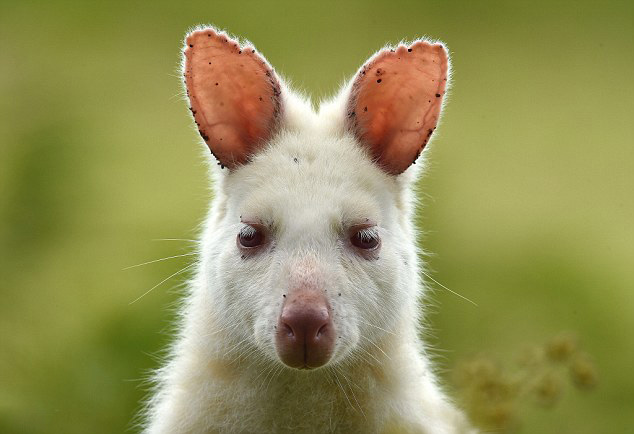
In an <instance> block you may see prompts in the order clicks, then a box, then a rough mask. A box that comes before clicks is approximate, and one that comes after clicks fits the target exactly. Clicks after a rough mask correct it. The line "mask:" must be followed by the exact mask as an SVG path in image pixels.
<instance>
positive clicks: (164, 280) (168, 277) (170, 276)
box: [128, 262, 197, 305]
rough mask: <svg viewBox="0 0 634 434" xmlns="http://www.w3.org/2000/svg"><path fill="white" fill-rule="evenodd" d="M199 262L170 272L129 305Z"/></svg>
mask: <svg viewBox="0 0 634 434" xmlns="http://www.w3.org/2000/svg"><path fill="white" fill-rule="evenodd" d="M196 264H197V262H194V263H191V264H189V265H188V266H186V267H185V268H181V269H180V270H178V271H177V272H176V273H173V274H170V275H169V276H167V277H166V278H165V279H163V280H161V281H160V282H159V283H157V284H156V285H154V286H153V287H151V288H150V289H148V290H147V291H145V292H144V293H143V294H141V295H140V296H138V297H137V298H135V299H134V300H132V301H131V302H130V303H128V305H131V304H133V303H136V302H137V301H139V300H140V299H142V298H143V297H145V296H146V295H148V294H149V293H150V292H152V290H153V289H155V288H157V287H159V286H161V285H162V284H163V283H165V282H167V281H168V280H170V279H171V278H172V277H174V276H177V275H179V274H181V273H184V272H185V271H187V270H189V269H190V268H191V267H193V266H194V265H196Z"/></svg>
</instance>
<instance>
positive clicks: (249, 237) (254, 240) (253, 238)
mask: <svg viewBox="0 0 634 434" xmlns="http://www.w3.org/2000/svg"><path fill="white" fill-rule="evenodd" d="M264 241H265V237H264V231H263V230H262V229H261V228H259V227H257V226H251V225H245V226H244V227H243V228H242V229H241V230H240V232H239V233H238V246H239V247H242V248H245V249H252V248H255V247H258V246H261V245H262V244H264Z"/></svg>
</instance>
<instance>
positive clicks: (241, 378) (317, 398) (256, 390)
mask: <svg viewBox="0 0 634 434" xmlns="http://www.w3.org/2000/svg"><path fill="white" fill-rule="evenodd" d="M282 89H283V92H282V95H283V107H284V111H283V119H282V123H281V127H280V128H279V130H278V132H277V134H276V135H275V136H274V137H273V139H272V140H270V142H269V144H268V145H267V147H266V148H265V149H264V150H263V151H262V152H260V153H258V154H257V155H255V156H254V157H253V159H252V161H251V162H250V163H249V164H246V165H244V166H242V167H240V168H238V169H237V170H234V171H232V172H229V171H227V169H224V170H221V169H220V168H219V167H217V165H216V164H215V161H213V159H212V158H211V157H210V163H211V166H212V168H213V169H212V174H213V186H214V198H213V200H212V203H211V211H210V213H209V215H208V217H207V220H206V224H205V230H204V234H203V237H202V243H201V247H200V251H201V258H200V262H199V264H198V269H197V272H196V277H195V278H194V280H193V282H192V284H191V287H190V291H189V295H188V296H187V299H186V301H185V304H184V307H183V311H182V326H181V328H180V332H179V335H178V338H177V341H176V343H175V345H174V346H173V348H172V351H171V356H170V358H169V361H168V363H167V364H166V365H165V366H164V367H163V368H162V369H161V370H160V371H159V373H158V376H157V379H158V387H157V392H156V394H155V396H154V397H153V398H152V400H151V402H150V406H149V412H148V424H147V427H146V432H148V433H154V434H158V433H207V432H210V433H216V432H217V433H220V432H223V433H327V432H342V433H387V432H407V433H410V432H411V433H439V434H440V433H461V432H467V431H468V428H467V425H466V423H465V420H464V418H463V416H462V414H461V413H460V412H459V411H457V410H456V409H455V408H454V407H453V405H452V404H451V403H450V402H449V400H448V399H447V397H446V396H445V394H444V393H443V392H442V390H441V389H440V387H439V386H438V384H437V380H436V377H435V375H434V373H433V370H432V367H431V366H430V362H429V359H428V357H427V356H426V354H425V350H424V348H423V345H422V343H421V341H420V339H419V330H418V328H419V324H420V322H421V321H420V318H419V313H420V311H421V305H420V304H419V300H420V299H421V296H422V291H423V285H422V283H421V281H420V278H419V269H420V267H421V264H419V255H418V252H417V248H416V243H415V240H416V232H415V229H414V227H413V224H412V218H413V211H414V202H413V201H414V198H413V193H412V191H411V188H412V181H413V180H414V179H415V177H416V173H415V172H416V171H417V169H416V168H417V167H418V166H420V164H417V165H414V166H412V167H411V168H410V169H408V170H407V171H406V172H405V173H403V174H402V175H399V176H391V175H387V174H385V173H384V172H383V171H382V170H380V169H379V167H378V166H376V165H375V164H374V163H373V162H372V161H371V160H370V158H369V157H368V155H367V154H366V153H365V151H364V150H363V149H362V148H361V147H360V146H359V144H358V143H357V141H356V139H355V138H354V137H353V136H351V135H350V134H349V133H348V132H346V130H345V128H344V119H345V118H344V116H345V113H344V112H345V102H346V100H347V97H348V93H349V91H350V88H349V87H347V88H344V89H343V90H342V92H341V93H340V95H339V97H337V98H335V99H333V100H332V101H329V102H327V103H324V104H322V105H321V108H320V110H319V112H318V113H315V112H314V111H313V109H312V108H311V106H310V104H309V103H308V102H307V101H305V100H304V99H302V98H301V97H299V96H296V95H294V94H292V93H291V92H290V91H289V89H288V88H286V87H285V86H284V85H283V84H282ZM241 216H250V217H253V218H257V219H261V220H262V221H263V222H265V223H266V224H267V225H270V227H271V228H273V229H272V230H273V233H274V248H273V249H272V250H270V251H268V252H266V253H264V254H261V255H257V256H255V257H250V258H248V259H246V260H245V259H242V258H241V254H240V251H239V250H238V249H237V247H236V234H237V233H238V232H239V230H240V228H241V227H242V224H241V223H240V217H241ZM366 218H369V219H371V220H374V221H375V222H376V223H377V224H378V227H379V228H380V229H379V230H380V236H381V240H382V241H381V242H382V247H381V252H380V257H379V259H377V260H366V259H364V258H361V257H359V256H358V255H354V254H353V252H350V251H349V249H347V248H346V247H345V245H344V244H345V243H344V242H343V241H342V240H343V239H345V236H344V237H343V238H342V233H343V230H344V229H345V227H346V225H347V224H349V223H350V222H355V221H359V220H363V219H366ZM294 279H303V281H305V282H314V283H315V284H316V285H320V287H322V288H324V290H325V291H326V294H327V298H328V301H329V303H330V305H331V306H332V308H333V312H334V326H335V329H336V333H337V337H338V338H337V342H336V345H335V350H334V355H333V358H332V360H331V361H330V362H329V363H328V364H327V365H326V366H324V367H322V368H318V369H315V370H310V371H305V370H302V371H300V370H295V369H291V368H288V367H286V366H285V365H283V364H282V363H281V362H280V361H279V359H278V357H277V355H276V351H275V346H274V336H275V335H274V332H275V330H274V325H275V324H276V322H277V318H278V317H279V315H280V310H281V306H282V301H283V294H284V293H286V291H288V288H289V285H290V282H292V281H293V280H294ZM339 294H340V295H339Z"/></svg>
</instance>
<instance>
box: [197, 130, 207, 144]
mask: <svg viewBox="0 0 634 434" xmlns="http://www.w3.org/2000/svg"><path fill="white" fill-rule="evenodd" d="M198 133H199V134H200V137H202V138H203V140H204V141H205V142H208V141H209V136H208V135H207V134H205V132H204V131H203V130H198Z"/></svg>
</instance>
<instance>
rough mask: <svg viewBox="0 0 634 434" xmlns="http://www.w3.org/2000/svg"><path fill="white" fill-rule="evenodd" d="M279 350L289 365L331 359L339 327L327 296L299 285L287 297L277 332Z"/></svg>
mask: <svg viewBox="0 0 634 434" xmlns="http://www.w3.org/2000/svg"><path fill="white" fill-rule="evenodd" d="M275 343H276V349H277V354H278V356H279V357H280V359H281V360H282V362H284V363H285V364H286V365H288V366H290V367H292V368H298V369H313V368H318V367H320V366H323V365H325V364H326V363H328V360H330V356H331V355H332V353H333V349H334V346H335V330H334V325H333V322H332V315H331V314H330V306H329V305H328V300H327V299H326V296H325V295H324V294H323V293H322V292H321V291H318V290H314V289H299V290H296V291H293V292H292V293H291V294H289V295H288V296H287V297H286V301H285V302H284V305H283V307H282V313H281V314H280V317H279V320H278V324H277V333H276V335H275Z"/></svg>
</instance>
